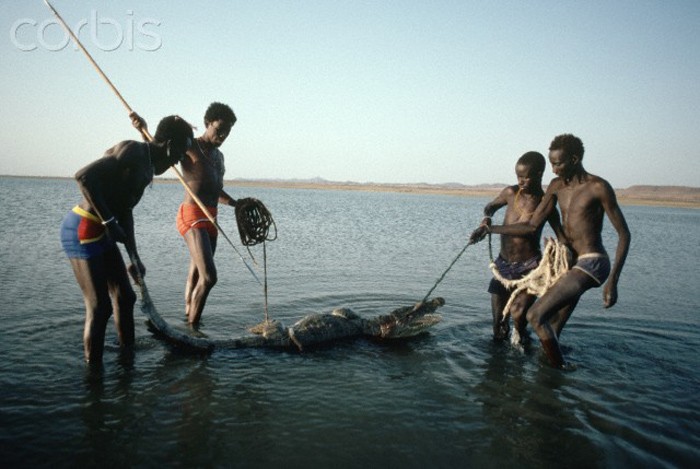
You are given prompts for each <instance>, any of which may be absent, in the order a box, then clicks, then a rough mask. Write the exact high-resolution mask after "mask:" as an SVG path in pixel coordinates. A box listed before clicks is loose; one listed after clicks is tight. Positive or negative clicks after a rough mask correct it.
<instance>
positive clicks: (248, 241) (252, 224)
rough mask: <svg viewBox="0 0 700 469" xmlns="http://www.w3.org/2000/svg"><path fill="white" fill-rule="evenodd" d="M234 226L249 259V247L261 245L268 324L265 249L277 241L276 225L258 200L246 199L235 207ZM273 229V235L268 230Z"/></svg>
mask: <svg viewBox="0 0 700 469" xmlns="http://www.w3.org/2000/svg"><path fill="white" fill-rule="evenodd" d="M235 214H236V224H237V225H238V235H239V236H240V237H241V244H243V245H244V246H245V247H246V249H247V250H248V254H250V257H251V258H253V261H255V258H254V257H253V253H252V252H250V246H256V245H258V244H261V243H262V245H263V270H264V285H263V290H264V292H265V322H269V317H268V312H267V247H266V241H274V240H276V239H277V225H276V224H275V220H274V219H273V218H272V214H271V213H270V211H269V210H268V209H267V207H265V205H264V204H263V203H262V202H261V201H259V200H258V199H254V198H252V197H246V198H243V199H238V200H237V201H236V206H235ZM271 228H272V229H274V234H272V233H271V232H270V229H271Z"/></svg>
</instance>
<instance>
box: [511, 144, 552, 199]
mask: <svg viewBox="0 0 700 469" xmlns="http://www.w3.org/2000/svg"><path fill="white" fill-rule="evenodd" d="M545 166H546V162H545V159H544V156H543V155H542V153H539V152H536V151H529V152H527V153H525V154H523V156H521V157H520V158H518V161H517V163H515V174H516V176H518V186H519V187H520V189H526V190H529V189H535V188H536V187H537V186H540V188H541V185H542V175H543V174H544V168H545Z"/></svg>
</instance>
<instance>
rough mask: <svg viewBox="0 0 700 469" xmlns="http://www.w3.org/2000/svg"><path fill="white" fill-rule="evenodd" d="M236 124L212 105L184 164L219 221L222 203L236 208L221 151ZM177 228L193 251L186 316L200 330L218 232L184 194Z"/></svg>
mask: <svg viewBox="0 0 700 469" xmlns="http://www.w3.org/2000/svg"><path fill="white" fill-rule="evenodd" d="M235 123H236V116H235V114H234V113H233V111H232V110H231V108H230V107H228V106H227V105H225V104H221V103H212V104H211V105H210V106H209V108H208V109H207V111H206V113H205V114H204V125H205V126H206V128H205V130H204V133H203V134H202V136H201V137H199V138H197V139H196V140H195V144H194V145H193V146H192V148H191V149H190V150H189V151H188V152H187V156H186V158H185V159H184V160H183V161H182V163H181V167H182V172H183V177H184V179H185V182H186V183H187V184H188V185H189V187H190V189H191V190H192V191H193V192H194V194H195V195H196V196H197V197H198V198H199V199H200V201H201V202H202V203H203V204H204V205H205V206H206V207H207V210H208V211H209V213H210V214H211V215H212V216H213V217H216V214H217V206H218V204H219V202H220V203H222V204H226V205H229V206H232V207H234V206H235V204H236V201H235V200H234V199H233V197H231V196H230V195H228V194H227V193H226V192H225V191H224V190H223V187H224V171H225V168H224V155H223V154H222V153H221V151H219V147H220V146H221V144H223V143H224V141H225V140H226V137H228V135H229V133H230V132H231V128H232V127H233V125H234V124H235ZM177 228H178V231H179V232H180V234H181V235H182V236H183V237H184V238H185V242H186V243H187V247H188V249H189V251H190V267H189V272H188V274H187V284H186V285H185V314H186V316H187V321H188V322H189V324H190V325H192V326H197V325H198V324H199V320H200V318H201V316H202V311H203V310H204V305H205V303H206V301H207V297H208V296H209V292H210V291H211V289H212V288H213V287H214V285H215V284H216V281H217V275H216V266H215V265H214V252H215V251H216V240H217V235H218V231H217V227H216V225H214V224H213V223H212V222H211V221H209V219H208V218H207V216H206V214H205V213H204V212H203V211H202V210H201V209H200V208H199V206H198V205H197V204H196V202H195V201H194V199H193V198H192V196H191V195H190V194H189V192H185V200H184V201H183V203H182V204H181V205H180V209H179V211H178V214H177Z"/></svg>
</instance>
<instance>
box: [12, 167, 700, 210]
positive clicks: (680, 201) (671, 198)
mask: <svg viewBox="0 0 700 469" xmlns="http://www.w3.org/2000/svg"><path fill="white" fill-rule="evenodd" d="M0 177H10V178H27V179H72V178H61V177H39V176H7V175H0ZM155 182H156V183H157V184H179V181H178V180H177V179H173V178H156V180H155ZM224 184H225V186H226V187H241V188H245V187H264V188H277V189H306V190H336V191H365V192H398V193H407V194H435V195H450V196H455V197H485V198H493V197H495V196H496V195H497V194H498V193H499V191H501V190H502V189H503V187H505V184H480V185H476V186H466V185H462V184H389V183H386V184H384V183H359V182H333V181H325V180H316V179H313V180H277V179H274V180H272V179H232V180H227V181H224ZM615 193H616V194H617V198H618V201H619V202H620V204H621V205H647V206H658V207H683V208H700V187H686V186H648V185H644V186H642V185H640V186H632V187H629V188H625V189H615Z"/></svg>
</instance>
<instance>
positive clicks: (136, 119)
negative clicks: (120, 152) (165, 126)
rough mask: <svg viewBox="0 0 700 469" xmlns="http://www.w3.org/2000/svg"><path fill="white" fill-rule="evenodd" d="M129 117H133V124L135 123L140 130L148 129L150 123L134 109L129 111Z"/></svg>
mask: <svg viewBox="0 0 700 469" xmlns="http://www.w3.org/2000/svg"><path fill="white" fill-rule="evenodd" d="M129 117H130V118H131V125H133V126H134V127H135V128H136V129H137V130H138V131H139V132H142V133H143V132H144V131H146V130H148V124H146V120H145V119H144V118H143V117H141V116H139V115H138V114H136V113H135V112H134V111H131V113H129Z"/></svg>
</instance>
